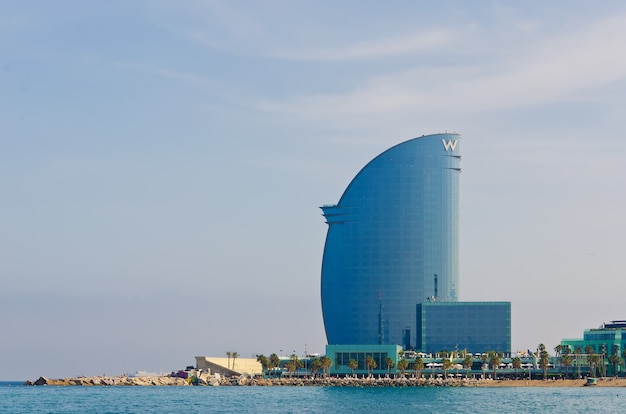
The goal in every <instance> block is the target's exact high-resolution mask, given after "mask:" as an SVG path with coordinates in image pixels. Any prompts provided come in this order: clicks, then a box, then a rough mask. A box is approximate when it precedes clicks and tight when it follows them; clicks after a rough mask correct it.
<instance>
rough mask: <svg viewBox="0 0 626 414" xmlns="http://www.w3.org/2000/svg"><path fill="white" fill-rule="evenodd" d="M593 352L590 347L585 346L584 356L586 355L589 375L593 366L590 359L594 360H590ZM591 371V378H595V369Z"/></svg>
mask: <svg viewBox="0 0 626 414" xmlns="http://www.w3.org/2000/svg"><path fill="white" fill-rule="evenodd" d="M594 352H595V350H594V349H593V347H592V346H591V345H587V346H585V354H587V364H588V365H589V372H590V373H591V369H592V367H593V366H594V365H593V361H592V359H595V358H591V357H592V356H593V354H594ZM593 371H594V372H593V374H592V376H593V377H594V378H595V376H596V373H595V367H594V368H593Z"/></svg>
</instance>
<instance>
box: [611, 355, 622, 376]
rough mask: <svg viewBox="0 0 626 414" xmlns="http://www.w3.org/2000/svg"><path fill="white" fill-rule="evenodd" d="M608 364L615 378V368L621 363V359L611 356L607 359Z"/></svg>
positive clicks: (617, 356)
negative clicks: (611, 367)
mask: <svg viewBox="0 0 626 414" xmlns="http://www.w3.org/2000/svg"><path fill="white" fill-rule="evenodd" d="M609 362H610V363H611V365H613V375H615V377H616V378H617V366H618V365H620V364H621V363H622V359H621V358H620V357H619V355H615V354H613V355H611V356H610V357H609Z"/></svg>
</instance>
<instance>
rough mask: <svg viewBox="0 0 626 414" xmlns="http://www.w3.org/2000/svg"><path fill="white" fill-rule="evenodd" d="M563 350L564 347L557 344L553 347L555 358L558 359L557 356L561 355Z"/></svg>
mask: <svg viewBox="0 0 626 414" xmlns="http://www.w3.org/2000/svg"><path fill="white" fill-rule="evenodd" d="M563 349H565V345H561V344H558V345H557V346H555V347H554V352H555V356H556V357H557V358H558V357H559V355H561V351H563Z"/></svg>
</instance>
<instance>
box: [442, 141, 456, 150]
mask: <svg viewBox="0 0 626 414" xmlns="http://www.w3.org/2000/svg"><path fill="white" fill-rule="evenodd" d="M456 142H457V140H456V139H455V140H454V141H452V140H451V139H449V140H447V141H446V140H445V139H442V140H441V143H442V144H443V148H444V149H445V150H446V151H450V150H452V151H454V149H455V148H456Z"/></svg>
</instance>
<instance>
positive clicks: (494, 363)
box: [487, 351, 501, 379]
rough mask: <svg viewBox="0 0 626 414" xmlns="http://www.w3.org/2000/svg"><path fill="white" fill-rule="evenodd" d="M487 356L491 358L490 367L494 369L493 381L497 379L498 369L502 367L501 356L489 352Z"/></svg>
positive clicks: (494, 352)
mask: <svg viewBox="0 0 626 414" xmlns="http://www.w3.org/2000/svg"><path fill="white" fill-rule="evenodd" d="M487 356H488V357H489V365H490V366H491V368H492V369H493V379H496V369H498V367H499V366H500V362H501V360H500V355H498V353H497V352H496V351H489V352H487Z"/></svg>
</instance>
